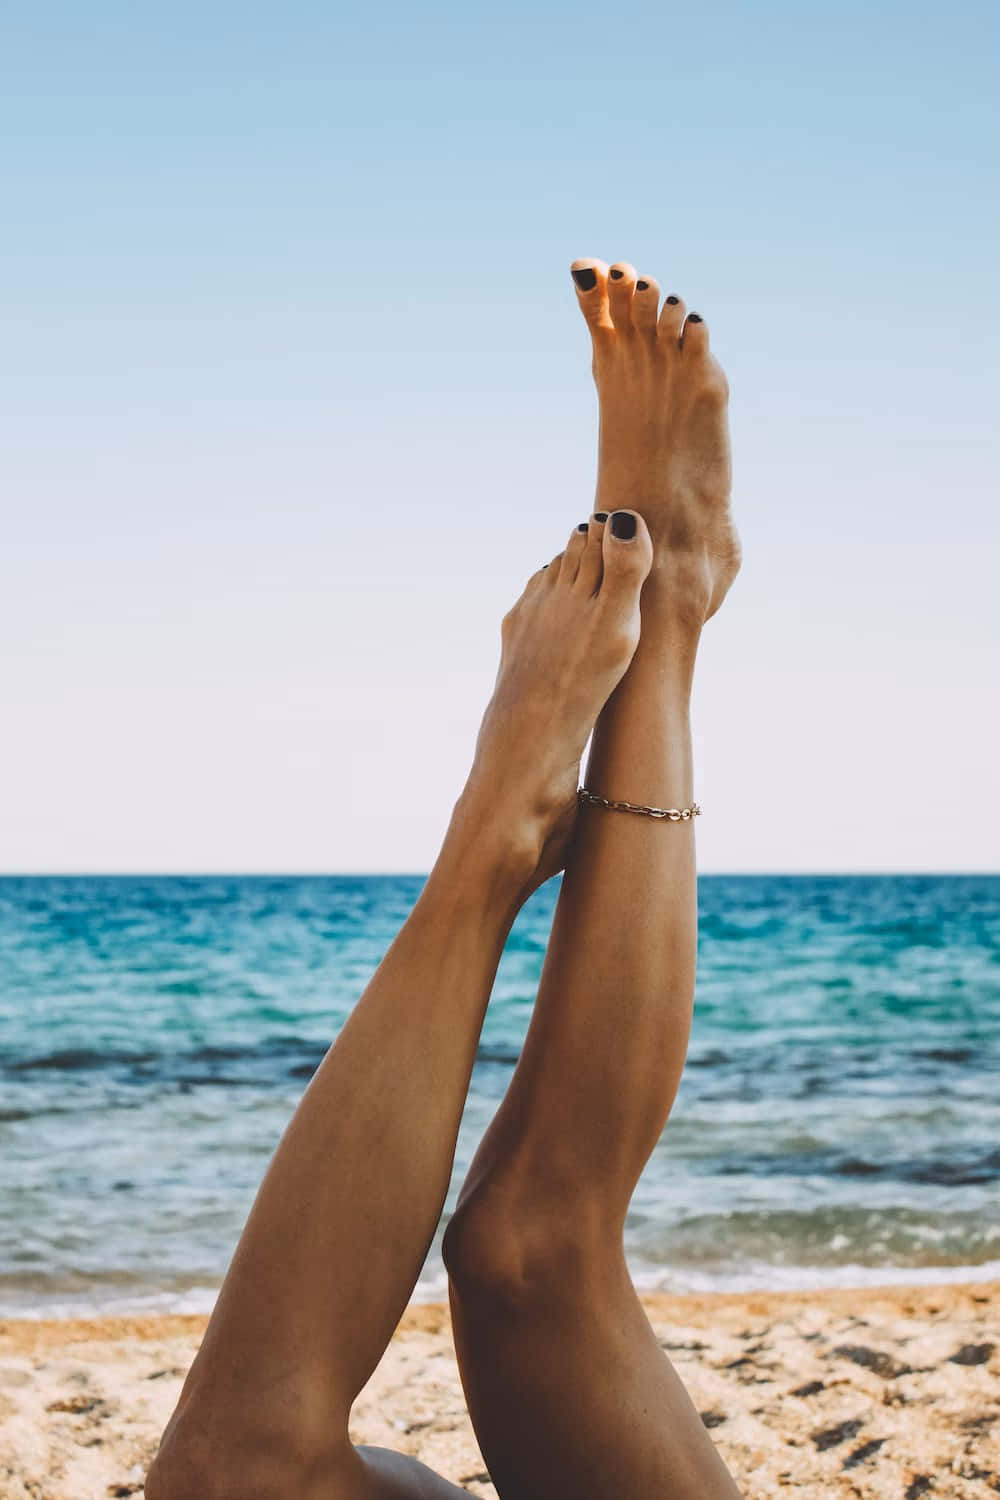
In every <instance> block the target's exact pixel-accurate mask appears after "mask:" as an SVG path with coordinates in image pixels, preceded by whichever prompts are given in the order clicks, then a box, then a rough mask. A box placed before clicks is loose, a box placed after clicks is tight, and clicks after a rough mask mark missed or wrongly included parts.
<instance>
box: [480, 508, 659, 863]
mask: <svg viewBox="0 0 1000 1500" xmlns="http://www.w3.org/2000/svg"><path fill="white" fill-rule="evenodd" d="M652 562H653V546H652V541H651V539H650V535H649V531H648V529H647V526H646V523H645V521H644V520H643V517H642V516H641V515H639V514H638V513H637V512H635V511H633V510H625V509H619V510H617V511H615V512H614V514H612V515H610V516H609V518H608V521H607V524H606V525H601V524H597V523H588V522H581V523H580V525H579V526H577V528H576V529H575V530H574V531H573V533H572V534H571V536H570V539H569V542H568V543H567V545H566V548H565V550H564V551H563V552H560V553H559V554H558V556H556V557H554V558H553V559H552V561H551V562H550V563H546V564H545V566H544V567H542V568H540V569H539V570H538V572H537V573H535V574H534V575H533V576H532V577H531V578H530V579H529V580H528V583H527V586H526V587H525V589H524V592H523V594H522V595H521V597H520V599H518V601H517V603H516V604H515V605H514V606H513V608H512V609H511V610H510V611H509V612H508V613H507V615H506V616H505V617H504V621H503V625H502V627H501V656H500V668H499V671H498V673H497V681H496V687H495V690H494V693H493V697H492V699H491V700H490V703H489V706H488V707H487V709H486V713H485V715H484V717H483V722H482V726H481V728H480V731H479V737H478V740H477V743H476V755H475V761H474V764H473V769H472V772H471V775H470V777H469V782H468V786H467V788H466V791H465V792H464V793H463V797H462V799H461V800H460V804H459V807H460V810H461V811H462V812H463V814H464V816H465V817H466V818H468V819H471V820H472V823H473V824H474V825H475V826H477V827H479V828H480V829H486V830H492V831H493V834H494V836H495V837H496V838H506V839H508V840H509V839H510V838H511V837H512V836H513V837H514V838H515V839H516V841H517V844H518V846H519V847H521V846H523V847H525V848H526V849H528V850H530V851H531V855H530V857H531V858H532V859H533V861H534V863H535V871H534V876H535V880H536V883H538V881H540V880H541V879H545V878H547V876H548V875H549V874H554V873H555V871H556V870H558V869H559V868H561V859H562V853H563V852H564V848H565V844H566V842H567V840H568V837H569V835H570V833H571V831H572V824H573V822H574V821H575V814H576V808H577V799H576V791H577V785H578V777H579V768H580V759H581V757H582V755H583V750H584V747H585V745H586V742H587V739H588V736H589V735H590V732H591V730H592V729H593V727H594V723H595V722H596V719H597V716H598V714H599V713H600V712H601V709H602V708H603V707H604V705H605V703H606V702H607V700H608V698H609V697H610V696H611V694H612V693H613V692H614V690H615V688H616V687H617V685H618V683H619V682H620V681H621V679H622V677H623V676H624V675H625V672H626V671H627V669H628V666H629V663H630V662H631V660H632V657H633V656H634V654H635V650H636V646H637V645H638V642H639V632H640V614H639V598H640V594H641V592H642V588H643V584H644V583H645V581H646V579H647V577H648V575H649V572H650V568H651V567H652Z"/></svg>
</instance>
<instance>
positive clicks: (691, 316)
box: [688, 313, 705, 323]
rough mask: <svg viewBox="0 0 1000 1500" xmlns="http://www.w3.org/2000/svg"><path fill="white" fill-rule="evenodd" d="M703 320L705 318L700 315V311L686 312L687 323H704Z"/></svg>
mask: <svg viewBox="0 0 1000 1500" xmlns="http://www.w3.org/2000/svg"><path fill="white" fill-rule="evenodd" d="M704 321H705V319H704V318H703V317H702V315H701V313H688V322H689V323H704Z"/></svg>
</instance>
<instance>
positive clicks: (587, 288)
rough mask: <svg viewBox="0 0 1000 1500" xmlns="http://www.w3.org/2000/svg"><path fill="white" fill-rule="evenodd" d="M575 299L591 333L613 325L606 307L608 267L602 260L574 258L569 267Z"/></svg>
mask: <svg viewBox="0 0 1000 1500" xmlns="http://www.w3.org/2000/svg"><path fill="white" fill-rule="evenodd" d="M569 274H570V275H571V276H572V278H573V285H574V286H575V287H576V300H577V301H578V302H579V304H580V311H581V312H582V313H583V316H584V320H585V322H586V324H587V326H588V327H589V329H590V331H591V333H596V332H597V330H598V329H608V328H611V327H613V326H614V325H613V324H612V322H611V313H610V310H609V307H608V268H607V266H606V265H605V263H604V261H603V260H591V259H585V260H575V261H574V262H573V264H572V265H571V266H570V268H569Z"/></svg>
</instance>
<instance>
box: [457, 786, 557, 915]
mask: <svg viewBox="0 0 1000 1500" xmlns="http://www.w3.org/2000/svg"><path fill="white" fill-rule="evenodd" d="M576 786H577V780H576V777H575V776H572V777H569V778H567V779H566V780H565V786H564V788H563V789H562V791H561V792H559V793H553V794H552V796H551V797H549V796H544V795H541V794H539V795H538V796H537V797H535V798H533V799H531V800H525V801H522V799H521V798H520V797H518V796H510V797H508V796H507V795H505V793H504V790H503V788H502V787H498V786H497V785H495V784H494V783H493V782H491V781H489V780H487V779H485V778H484V779H480V777H479V775H478V773H477V770H476V769H474V770H473V772H472V775H471V776H470V778H469V781H468V783H467V784H466V786H465V789H464V790H463V792H462V794H461V796H460V797H459V799H458V801H457V802H456V804H455V807H454V810H453V812H452V817H451V822H450V824H449V827H448V834H447V837H446V839H445V846H444V850H443V851H442V853H443V855H447V856H450V857H451V859H453V860H457V861H458V862H459V864H460V866H461V867H462V868H463V870H464V871H465V872H466V874H467V876H469V877H472V878H475V875H476V872H477V871H478V872H479V873H480V874H482V875H484V876H485V875H486V874H487V873H488V874H489V876H490V878H491V879H492V881H493V882H494V883H495V884H498V885H499V886H501V887H503V888H508V889H511V890H514V891H520V890H522V889H523V888H524V887H528V889H529V890H530V889H533V888H534V885H535V884H537V883H538V879H537V877H538V875H539V870H540V868H541V867H542V866H547V865H548V864H550V863H551V860H552V857H553V850H554V846H555V845H560V846H561V845H562V844H564V843H565V842H566V841H567V839H568V837H569V834H570V832H571V831H572V824H573V822H574V821H575V817H576V809H577V803H576ZM549 873H552V872H551V871H549ZM543 878H544V877H543Z"/></svg>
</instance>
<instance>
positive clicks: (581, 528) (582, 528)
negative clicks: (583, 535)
mask: <svg viewBox="0 0 1000 1500" xmlns="http://www.w3.org/2000/svg"><path fill="white" fill-rule="evenodd" d="M576 529H577V531H589V530H590V527H589V526H588V525H587V523H586V521H581V522H580V524H579V526H578V527H577V528H576Z"/></svg>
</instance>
